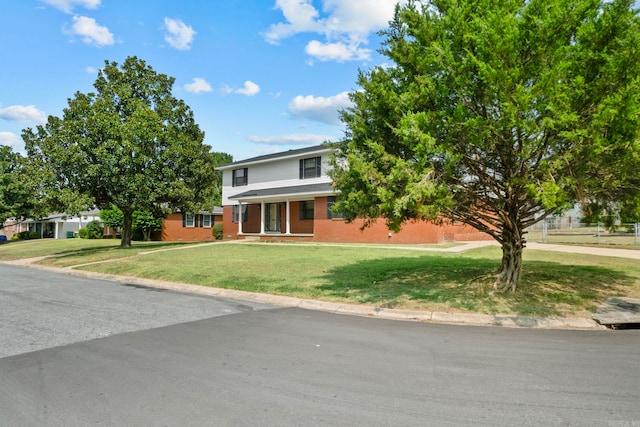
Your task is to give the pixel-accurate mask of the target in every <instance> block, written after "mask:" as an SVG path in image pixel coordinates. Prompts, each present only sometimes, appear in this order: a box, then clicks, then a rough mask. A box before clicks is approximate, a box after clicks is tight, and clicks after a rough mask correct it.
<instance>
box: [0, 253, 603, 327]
mask: <svg viewBox="0 0 640 427" xmlns="http://www.w3.org/2000/svg"><path fill="white" fill-rule="evenodd" d="M24 261H25V260H20V261H19V262H12V261H9V262H4V264H7V265H17V266H23V267H29V268H37V269H41V270H48V271H54V272H58V273H63V274H68V275H71V276H77V277H85V278H91V279H99V280H106V281H111V282H117V283H122V284H132V285H137V286H144V287H148V288H155V289H166V290H171V291H175V292H184V293H190V294H196V295H206V296H213V297H220V298H227V299H232V300H240V301H252V302H258V303H262V304H268V305H273V306H277V307H295V308H302V309H305V310H314V311H324V312H328V313H336V314H344V315H351V316H362V317H371V318H378V319H386V320H401V321H412V322H431V323H443V324H451V325H468V326H501V327H509V328H540V329H600V330H604V329H607V328H606V327H605V326H602V325H600V324H598V323H597V322H595V321H594V320H591V319H585V318H562V317H529V316H508V315H492V314H480V313H450V312H437V311H417V310H398V309H391V308H381V307H373V306H366V305H358V304H345V303H335V302H328V301H318V300H310V299H303V298H295V297H288V296H280V295H271V294H261V293H254V292H246V291H238V290H233V289H223V288H214V287H209V286H200V285H192V284H188V283H179V282H169V281H163V280H152V279H141V278H137V277H127V276H117V275H113V274H103V273H95V272H91V271H82V270H73V269H71V268H59V267H51V266H45V265H39V264H34V263H28V262H24Z"/></svg>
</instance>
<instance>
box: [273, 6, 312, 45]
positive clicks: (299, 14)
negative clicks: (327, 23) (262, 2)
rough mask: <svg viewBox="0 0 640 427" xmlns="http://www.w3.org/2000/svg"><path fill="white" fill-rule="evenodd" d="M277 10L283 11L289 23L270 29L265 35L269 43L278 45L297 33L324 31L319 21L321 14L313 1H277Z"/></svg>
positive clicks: (275, 25) (276, 25) (279, 24)
mask: <svg viewBox="0 0 640 427" xmlns="http://www.w3.org/2000/svg"><path fill="white" fill-rule="evenodd" d="M275 8H276V9H280V10H282V14H283V15H284V17H285V19H286V20H287V22H286V23H282V22H281V23H278V24H273V25H271V27H269V31H268V32H267V33H265V38H266V40H267V41H268V42H269V43H274V44H275V43H278V42H279V41H280V40H282V39H284V38H287V37H289V36H291V35H293V34H296V33H303V32H309V31H312V32H316V31H321V30H322V23H320V22H318V19H317V18H318V16H320V13H319V12H318V11H317V10H316V8H315V7H313V4H312V2H311V0H276V5H275Z"/></svg>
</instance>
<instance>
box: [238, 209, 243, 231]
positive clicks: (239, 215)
mask: <svg viewBox="0 0 640 427" xmlns="http://www.w3.org/2000/svg"><path fill="white" fill-rule="evenodd" d="M242 217H243V215H242V202H241V201H238V234H242Z"/></svg>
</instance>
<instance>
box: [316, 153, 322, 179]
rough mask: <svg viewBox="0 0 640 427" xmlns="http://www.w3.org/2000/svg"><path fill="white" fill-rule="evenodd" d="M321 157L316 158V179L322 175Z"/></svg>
mask: <svg viewBox="0 0 640 427" xmlns="http://www.w3.org/2000/svg"><path fill="white" fill-rule="evenodd" d="M320 160H321V159H320V157H316V177H320V173H321V172H322V171H321V169H320V163H321V162H320Z"/></svg>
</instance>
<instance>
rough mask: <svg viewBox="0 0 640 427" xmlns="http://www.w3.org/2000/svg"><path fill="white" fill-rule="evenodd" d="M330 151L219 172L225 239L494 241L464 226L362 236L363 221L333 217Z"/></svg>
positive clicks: (272, 157)
mask: <svg viewBox="0 0 640 427" xmlns="http://www.w3.org/2000/svg"><path fill="white" fill-rule="evenodd" d="M331 151H332V149H331V148H328V147H326V146H323V145H319V146H315V147H309V148H303V149H298V150H289V151H285V152H281V153H276V154H269V155H265V156H259V157H253V158H250V159H247V160H242V161H238V162H234V163H231V164H228V165H224V166H219V167H218V168H217V169H218V170H221V171H222V204H223V217H224V236H225V238H227V239H243V238H259V239H268V240H277V239H287V240H310V241H319V242H345V243H346V242H358V243H440V242H443V241H454V240H489V239H491V237H490V236H488V235H487V234H485V233H481V232H479V231H477V230H475V229H474V228H472V227H469V226H466V225H462V224H449V225H442V226H438V225H434V224H431V223H428V222H424V221H410V222H407V223H406V224H405V225H404V226H403V227H402V230H401V231H400V232H398V233H395V232H391V231H389V229H388V228H387V226H386V225H385V222H384V220H383V219H380V220H378V221H377V222H376V223H375V224H373V225H372V226H371V227H369V228H366V229H364V230H361V229H360V228H361V226H362V224H363V222H362V221H361V220H356V221H354V222H353V223H351V224H347V223H346V222H345V221H344V220H343V219H342V218H341V217H340V216H339V215H338V216H336V215H334V214H332V212H331V206H332V204H333V203H335V201H336V197H339V193H337V192H336V191H335V190H334V188H333V183H332V180H331V178H330V177H329V176H328V175H327V171H328V170H329V169H330V167H331V166H330V165H329V155H330V153H331Z"/></svg>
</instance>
